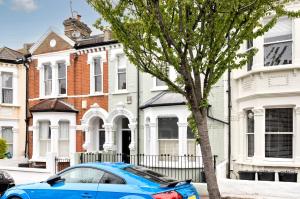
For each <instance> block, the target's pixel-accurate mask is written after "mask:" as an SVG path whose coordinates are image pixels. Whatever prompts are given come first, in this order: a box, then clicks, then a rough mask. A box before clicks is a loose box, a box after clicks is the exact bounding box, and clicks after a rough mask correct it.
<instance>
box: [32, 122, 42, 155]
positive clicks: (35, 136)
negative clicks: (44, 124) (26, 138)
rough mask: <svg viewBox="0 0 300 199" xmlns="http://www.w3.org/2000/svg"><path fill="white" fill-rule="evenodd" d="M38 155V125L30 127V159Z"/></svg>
mask: <svg viewBox="0 0 300 199" xmlns="http://www.w3.org/2000/svg"><path fill="white" fill-rule="evenodd" d="M39 156H40V142H39V125H38V123H37V125H36V126H33V127H32V159H37V158H38V157H39Z"/></svg>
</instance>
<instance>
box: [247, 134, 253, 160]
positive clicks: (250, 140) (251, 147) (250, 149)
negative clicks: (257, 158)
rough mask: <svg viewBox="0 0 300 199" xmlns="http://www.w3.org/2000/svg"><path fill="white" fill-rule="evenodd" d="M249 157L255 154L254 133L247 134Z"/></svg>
mask: <svg viewBox="0 0 300 199" xmlns="http://www.w3.org/2000/svg"><path fill="white" fill-rule="evenodd" d="M247 142H248V143H247V144H248V157H253V156H254V134H248V135H247Z"/></svg>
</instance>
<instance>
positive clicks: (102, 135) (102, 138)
mask: <svg viewBox="0 0 300 199" xmlns="http://www.w3.org/2000/svg"><path fill="white" fill-rule="evenodd" d="M104 143H105V131H102V130H100V131H99V150H100V151H103V145H104Z"/></svg>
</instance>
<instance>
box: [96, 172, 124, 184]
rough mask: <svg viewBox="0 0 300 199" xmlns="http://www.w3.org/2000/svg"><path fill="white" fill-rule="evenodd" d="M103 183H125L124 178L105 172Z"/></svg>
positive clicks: (101, 181)
mask: <svg viewBox="0 0 300 199" xmlns="http://www.w3.org/2000/svg"><path fill="white" fill-rule="evenodd" d="M100 183H101V184H125V182H124V180H123V179H122V178H119V177H118V176H116V175H113V174H110V173H107V172H105V173H104V175H103V177H102V178H101V180H100Z"/></svg>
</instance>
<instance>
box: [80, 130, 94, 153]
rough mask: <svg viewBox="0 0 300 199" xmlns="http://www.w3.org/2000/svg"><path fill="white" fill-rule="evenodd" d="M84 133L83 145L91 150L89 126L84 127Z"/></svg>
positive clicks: (87, 149)
mask: <svg viewBox="0 0 300 199" xmlns="http://www.w3.org/2000/svg"><path fill="white" fill-rule="evenodd" d="M83 130H84V133H85V142H84V144H83V145H82V147H83V148H84V149H85V150H86V151H87V152H91V151H92V150H91V131H90V128H89V126H84V127H83Z"/></svg>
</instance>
